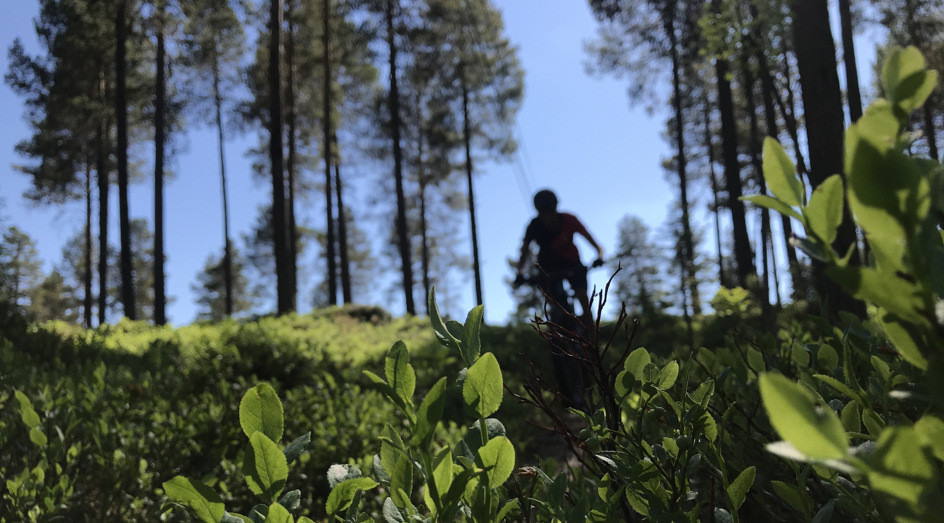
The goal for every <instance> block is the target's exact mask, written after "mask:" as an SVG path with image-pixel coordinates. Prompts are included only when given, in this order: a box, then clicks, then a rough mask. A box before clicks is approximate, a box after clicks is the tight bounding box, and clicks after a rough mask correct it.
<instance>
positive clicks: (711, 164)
mask: <svg viewBox="0 0 944 523" xmlns="http://www.w3.org/2000/svg"><path fill="white" fill-rule="evenodd" d="M709 111H710V109H709V106H708V100H707V97H706V99H705V104H704V116H705V148H706V149H707V151H708V169H709V175H710V181H711V196H712V201H713V202H714V209H713V211H714V215H715V247H716V249H717V251H718V283H719V284H721V285H725V276H724V256H723V254H722V253H721V203H720V202H719V199H718V179H717V176H716V175H715V148H714V146H713V145H712V143H711V115H710V114H709Z"/></svg>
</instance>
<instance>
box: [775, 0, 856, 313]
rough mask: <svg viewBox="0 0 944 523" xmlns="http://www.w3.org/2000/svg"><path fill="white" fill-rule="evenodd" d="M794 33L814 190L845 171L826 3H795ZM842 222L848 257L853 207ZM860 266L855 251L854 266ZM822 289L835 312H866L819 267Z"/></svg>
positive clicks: (840, 243)
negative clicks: (831, 177) (856, 264)
mask: <svg viewBox="0 0 944 523" xmlns="http://www.w3.org/2000/svg"><path fill="white" fill-rule="evenodd" d="M792 7H793V13H794V17H793V34H794V42H795V45H796V58H797V67H798V69H799V71H800V86H801V89H802V96H803V113H804V117H805V119H806V135H807V142H808V144H809V145H808V148H809V153H810V175H809V179H810V186H811V187H813V188H814V189H815V188H816V187H817V186H819V184H821V183H822V182H823V180H825V179H826V178H827V177H828V176H830V175H832V174H834V173H842V172H843V157H842V155H843V135H844V130H845V129H844V127H845V126H844V124H843V122H844V117H843V111H842V95H841V94H840V90H839V75H838V74H837V72H836V59H835V56H836V54H835V48H834V47H833V37H832V31H831V30H830V27H829V12H828V11H827V10H826V4H825V2H822V1H819V0H794V1H793V2H792ZM843 214H844V217H843V222H842V224H841V225H840V226H839V230H838V231H837V236H836V241H835V242H834V247H835V248H836V249H837V251H838V252H840V253H843V254H845V252H846V250H847V249H849V248H850V247H853V248H854V247H855V243H856V233H855V226H854V225H853V222H852V218H851V215H850V213H849V209H848V207H847V206H845V205H844V209H843ZM857 262H858V256H857V255H856V253H853V261H852V263H857ZM813 270H814V276H815V279H816V286H817V290H818V291H819V294H820V296H821V297H822V299H823V300H824V301H825V302H826V303H827V304H828V306H829V307H830V313H833V312H835V310H847V311H850V312H854V313H859V314H863V313H864V312H865V309H864V306H863V305H862V303H861V302H857V301H855V300H853V298H852V297H851V296H850V295H849V294H847V293H846V292H845V291H843V290H842V288H841V287H839V285H837V284H835V283H833V282H832V281H830V280H828V279H827V278H826V275H825V273H824V270H823V267H822V265H820V264H816V263H814V266H813Z"/></svg>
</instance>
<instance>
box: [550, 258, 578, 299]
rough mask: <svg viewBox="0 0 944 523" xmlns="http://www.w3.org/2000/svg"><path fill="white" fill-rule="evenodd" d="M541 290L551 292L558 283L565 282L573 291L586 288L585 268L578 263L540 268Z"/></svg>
mask: <svg viewBox="0 0 944 523" xmlns="http://www.w3.org/2000/svg"><path fill="white" fill-rule="evenodd" d="M541 269H542V271H541V276H542V283H541V290H543V291H545V292H552V291H553V290H554V287H555V285H556V284H557V283H558V282H561V281H566V282H568V283H569V284H570V287H571V288H573V289H586V288H587V267H585V266H584V265H583V264H582V263H580V262H579V261H577V262H573V263H569V264H568V263H565V264H554V265H551V266H550V267H543V266H541Z"/></svg>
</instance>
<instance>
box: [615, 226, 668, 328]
mask: <svg viewBox="0 0 944 523" xmlns="http://www.w3.org/2000/svg"><path fill="white" fill-rule="evenodd" d="M664 258H665V255H664V254H663V253H662V252H661V250H660V248H659V246H657V245H656V244H655V243H653V241H652V238H651V234H650V231H649V227H648V226H647V225H646V223H645V222H643V221H642V220H641V219H640V218H639V217H637V216H631V215H627V216H624V217H622V218H620V221H619V223H618V224H617V239H616V251H615V252H614V253H613V255H612V256H611V257H610V259H609V260H608V262H607V263H608V264H609V266H610V267H609V268H610V271H611V272H615V271H616V269H617V268H619V269H620V271H619V272H618V273H616V277H615V280H614V282H613V285H614V286H613V288H612V292H613V295H614V297H615V298H616V299H617V300H618V301H619V302H621V303H622V304H623V305H625V306H626V310H627V312H630V313H631V314H639V315H646V314H651V313H652V312H654V311H659V310H663V309H665V308H666V307H667V293H666V290H665V288H664V283H663V281H662V276H661V274H660V272H661V271H660V270H659V266H660V261H661V260H663V259H664Z"/></svg>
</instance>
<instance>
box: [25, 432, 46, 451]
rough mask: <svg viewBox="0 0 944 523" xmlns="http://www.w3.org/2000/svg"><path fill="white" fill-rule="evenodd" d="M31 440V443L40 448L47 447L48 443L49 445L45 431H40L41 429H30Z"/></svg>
mask: <svg viewBox="0 0 944 523" xmlns="http://www.w3.org/2000/svg"><path fill="white" fill-rule="evenodd" d="M29 438H30V441H32V442H33V443H35V444H36V445H37V446H40V447H45V446H46V443H47V438H46V434H44V433H43V431H42V430H40V428H39V427H33V428H31V429H30V433H29Z"/></svg>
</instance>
